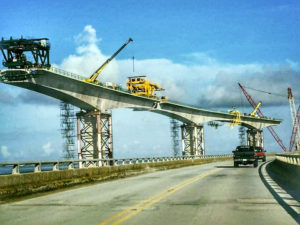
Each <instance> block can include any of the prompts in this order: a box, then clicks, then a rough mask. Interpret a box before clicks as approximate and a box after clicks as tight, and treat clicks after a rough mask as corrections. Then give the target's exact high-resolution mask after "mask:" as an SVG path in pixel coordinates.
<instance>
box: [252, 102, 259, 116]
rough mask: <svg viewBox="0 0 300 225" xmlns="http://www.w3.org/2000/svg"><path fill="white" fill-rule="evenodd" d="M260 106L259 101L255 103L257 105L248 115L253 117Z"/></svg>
mask: <svg viewBox="0 0 300 225" xmlns="http://www.w3.org/2000/svg"><path fill="white" fill-rule="evenodd" d="M260 105H261V101H259V102H258V103H257V105H256V106H255V108H254V110H253V111H252V113H250V116H255V114H256V111H257V110H258V108H259V106H260Z"/></svg>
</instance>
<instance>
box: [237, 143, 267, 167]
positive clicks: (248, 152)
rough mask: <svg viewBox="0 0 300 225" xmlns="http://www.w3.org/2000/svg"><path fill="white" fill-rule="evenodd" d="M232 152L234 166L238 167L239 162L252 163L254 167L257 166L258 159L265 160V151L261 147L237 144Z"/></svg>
mask: <svg viewBox="0 0 300 225" xmlns="http://www.w3.org/2000/svg"><path fill="white" fill-rule="evenodd" d="M232 153H233V162H234V167H238V166H239V165H240V164H243V165H247V164H253V166H254V167H257V166H258V160H259V159H262V160H263V161H266V156H265V151H264V150H263V149H262V148H261V147H253V146H237V147H236V149H235V150H234V151H232Z"/></svg>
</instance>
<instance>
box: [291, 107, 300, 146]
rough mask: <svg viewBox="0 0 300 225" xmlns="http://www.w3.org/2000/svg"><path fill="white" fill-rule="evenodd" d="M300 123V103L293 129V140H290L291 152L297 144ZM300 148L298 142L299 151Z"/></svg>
mask: <svg viewBox="0 0 300 225" xmlns="http://www.w3.org/2000/svg"><path fill="white" fill-rule="evenodd" d="M299 123H300V105H299V107H298V110H297V115H296V118H295V120H294V125H293V131H292V136H291V140H290V148H289V151H290V152H291V151H292V150H293V147H294V144H295V139H296V134H297V133H298V132H299ZM299 150H300V147H299V146H297V143H296V151H299Z"/></svg>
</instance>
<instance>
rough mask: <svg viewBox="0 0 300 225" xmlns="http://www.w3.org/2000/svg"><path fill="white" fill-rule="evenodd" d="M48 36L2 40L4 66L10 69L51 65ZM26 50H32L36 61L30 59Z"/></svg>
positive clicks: (0, 45)
mask: <svg viewBox="0 0 300 225" xmlns="http://www.w3.org/2000/svg"><path fill="white" fill-rule="evenodd" d="M48 40H49V39H48V38H37V39H25V38H23V37H21V38H20V39H13V38H12V37H10V39H9V40H4V38H2V39H1V41H0V50H1V52H2V55H3V58H4V60H3V63H2V64H3V66H5V67H8V68H9V69H26V68H31V67H39V68H41V67H50V66H51V65H50V60H49V52H50V44H49V42H48ZM25 52H30V53H31V54H32V57H33V59H34V62H31V61H28V60H27V56H26V55H25Z"/></svg>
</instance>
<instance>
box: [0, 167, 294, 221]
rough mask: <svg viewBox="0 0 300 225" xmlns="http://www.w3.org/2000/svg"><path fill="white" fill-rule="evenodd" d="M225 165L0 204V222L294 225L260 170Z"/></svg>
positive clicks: (150, 176)
mask: <svg viewBox="0 0 300 225" xmlns="http://www.w3.org/2000/svg"><path fill="white" fill-rule="evenodd" d="M231 165H232V162H231V161H227V162H218V163H211V164H206V165H200V166H193V167H185V168H180V169H173V170H167V171H160V172H155V173H150V174H145V175H140V176H137V177H131V178H126V179H120V180H115V181H111V182H107V183H100V184H95V185H90V186H84V187H81V188H77V189H72V190H67V191H63V192H58V193H53V194H49V195H45V196H41V197H36V198H32V199H27V200H23V201H18V202H14V203H6V204H2V205H0V221H1V225H6V224H9V225H14V224H18V225H19V224H22V225H25V224H43V225H46V224H56V225H59V224H72V225H77V224H78V225H82V224H89V225H92V224H95V225H97V224H131V225H133V224H139V225H140V224H143V225H147V224H149V225H150V224H151V225H153V224H155V225H157V224H172V225H176V224H214V225H217V224H231V225H234V224H239V225H240V224H243V225H245V224H251V225H252V224H256V225H259V224H263V225H267V224H272V225H275V224H280V225H282V224H289V225H293V224H298V223H297V222H296V220H297V218H296V219H295V218H293V217H292V216H290V214H288V213H287V211H286V210H285V209H284V208H283V207H282V206H281V205H280V204H279V203H278V202H277V200H275V199H274V197H273V195H272V194H271V193H270V191H269V189H267V187H266V186H265V184H264V182H263V181H262V179H261V177H260V175H259V171H260V168H253V167H243V168H233V167H232V166H231ZM145 200H146V201H145ZM128 209H129V210H128Z"/></svg>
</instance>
